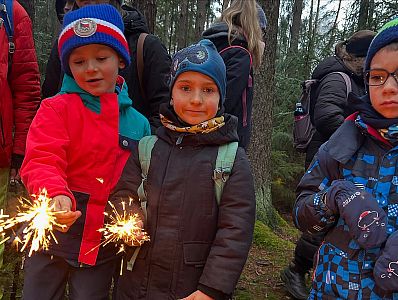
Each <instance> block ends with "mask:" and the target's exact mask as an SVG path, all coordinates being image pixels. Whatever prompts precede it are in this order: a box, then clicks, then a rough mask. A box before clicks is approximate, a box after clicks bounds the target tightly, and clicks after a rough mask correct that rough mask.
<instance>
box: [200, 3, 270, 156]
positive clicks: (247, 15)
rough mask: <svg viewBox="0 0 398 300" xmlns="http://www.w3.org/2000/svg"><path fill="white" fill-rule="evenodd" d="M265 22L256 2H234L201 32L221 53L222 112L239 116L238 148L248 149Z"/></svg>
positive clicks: (263, 14) (263, 44)
mask: <svg viewBox="0 0 398 300" xmlns="http://www.w3.org/2000/svg"><path fill="white" fill-rule="evenodd" d="M266 25H267V19H266V17H265V13H264V11H263V10H262V8H261V7H260V6H259V5H258V4H257V3H256V1H255V0H234V1H232V3H231V5H230V6H229V7H228V8H226V9H225V10H224V11H223V12H222V13H221V16H220V18H219V19H218V20H217V21H216V22H215V23H214V24H212V25H211V26H210V28H208V29H207V30H205V31H204V32H203V37H204V38H206V39H209V40H211V41H212V42H213V43H214V44H215V45H216V47H217V50H218V51H219V52H220V54H221V57H222V58H223V60H224V63H225V65H226V68H227V95H226V100H225V111H226V112H227V113H229V114H232V115H235V116H237V117H238V120H239V123H238V135H239V146H241V147H243V148H245V150H247V147H248V146H249V140H250V134H251V113H252V102H253V69H255V68H258V67H259V66H260V64H261V58H262V55H263V52H264V46H265V43H264V41H263V33H264V31H265V29H266Z"/></svg>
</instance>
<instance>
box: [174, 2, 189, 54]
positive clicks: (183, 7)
mask: <svg viewBox="0 0 398 300" xmlns="http://www.w3.org/2000/svg"><path fill="white" fill-rule="evenodd" d="M188 2H189V1H188V0H182V1H181V2H180V10H179V16H178V31H177V32H176V34H177V50H180V49H182V48H185V47H186V46H187V31H188Z"/></svg>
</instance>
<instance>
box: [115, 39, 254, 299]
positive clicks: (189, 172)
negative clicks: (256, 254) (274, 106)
mask: <svg viewBox="0 0 398 300" xmlns="http://www.w3.org/2000/svg"><path fill="white" fill-rule="evenodd" d="M173 66H174V67H173V70H172V74H171V88H172V92H171V100H170V104H165V105H163V106H161V110H160V113H161V120H162V124H163V127H160V128H159V129H158V130H157V132H156V134H157V141H156V143H155V145H154V147H153V149H152V155H151V162H150V167H149V171H148V175H147V179H146V182H145V191H146V198H147V201H148V206H147V211H148V213H147V216H148V217H147V220H146V226H145V229H146V231H147V232H148V233H149V235H150V237H151V241H150V242H149V243H145V244H144V245H143V246H142V247H141V250H140V252H139V254H138V257H137V259H136V261H135V264H134V267H133V269H132V270H131V271H129V270H128V269H126V268H124V269H123V275H122V276H121V277H120V278H119V281H118V292H117V294H118V295H117V299H130V300H131V299H148V300H152V299H182V298H184V299H217V300H221V299H230V297H231V294H232V293H233V291H234V288H235V286H236V284H237V282H238V279H239V276H240V274H241V272H242V269H243V266H244V264H245V261H246V258H247V255H248V251H249V248H250V245H251V241H252V234H253V227H254V217H255V196H254V186H253V178H252V175H251V171H250V167H249V162H248V159H247V157H246V154H245V151H244V150H243V148H238V150H237V152H236V156H235V160H234V163H233V167H232V170H231V173H230V174H229V179H228V181H226V183H225V186H224V188H223V191H222V195H221V198H220V202H219V204H218V203H217V200H216V199H217V197H216V191H215V184H216V182H215V181H214V180H213V178H212V176H213V174H214V170H215V165H216V157H218V155H217V152H218V150H219V148H220V146H222V145H225V144H229V143H232V142H238V135H237V133H236V128H237V118H236V117H234V116H231V115H228V114H224V113H223V100H224V97H225V90H226V88H225V87H226V82H225V65H224V62H223V60H222V58H221V57H220V55H219V54H218V52H217V50H216V48H215V46H214V45H213V43H211V42H210V41H209V40H202V41H200V42H199V43H198V44H195V45H193V46H190V47H188V48H186V49H183V50H181V51H179V52H178V53H177V54H176V55H175V56H174V59H173ZM132 151H133V153H132V155H131V158H130V159H129V161H128V162H127V164H126V167H125V169H124V171H123V174H122V177H121V179H120V182H119V184H118V185H117V187H116V190H115V194H114V197H119V198H120V197H122V198H127V197H133V198H135V199H137V198H138V194H137V189H138V187H139V186H140V184H141V172H142V170H141V165H140V160H139V158H138V157H139V155H140V154H139V153H138V150H137V145H135V146H134V147H133V149H132ZM195 297H197V298H195Z"/></svg>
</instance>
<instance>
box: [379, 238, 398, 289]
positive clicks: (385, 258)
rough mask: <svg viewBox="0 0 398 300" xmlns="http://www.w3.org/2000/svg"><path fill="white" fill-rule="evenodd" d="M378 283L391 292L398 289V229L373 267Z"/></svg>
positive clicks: (388, 240)
mask: <svg viewBox="0 0 398 300" xmlns="http://www.w3.org/2000/svg"><path fill="white" fill-rule="evenodd" d="M373 276H374V279H375V282H376V285H377V286H378V287H380V288H381V289H383V290H385V291H389V292H397V291H398V231H395V232H394V233H393V234H392V235H391V236H390V237H389V238H388V239H387V243H386V245H385V247H384V249H383V251H382V253H381V255H380V257H379V258H378V259H377V260H376V264H375V267H374V268H373Z"/></svg>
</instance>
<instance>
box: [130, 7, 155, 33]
mask: <svg viewBox="0 0 398 300" xmlns="http://www.w3.org/2000/svg"><path fill="white" fill-rule="evenodd" d="M135 4H136V7H137V9H138V10H140V11H141V12H142V13H143V14H144V16H145V19H146V22H147V24H148V28H149V32H151V33H154V31H155V22H156V0H137V1H135Z"/></svg>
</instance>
